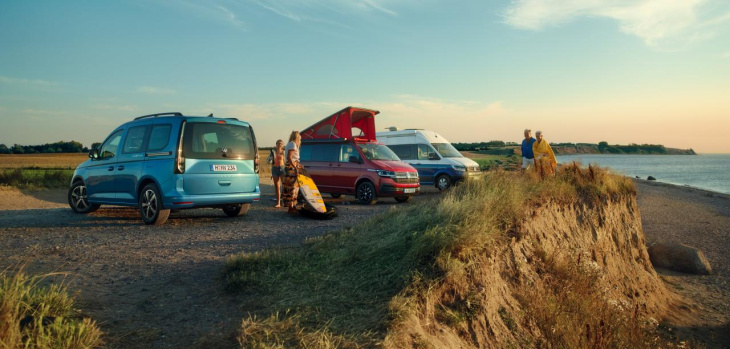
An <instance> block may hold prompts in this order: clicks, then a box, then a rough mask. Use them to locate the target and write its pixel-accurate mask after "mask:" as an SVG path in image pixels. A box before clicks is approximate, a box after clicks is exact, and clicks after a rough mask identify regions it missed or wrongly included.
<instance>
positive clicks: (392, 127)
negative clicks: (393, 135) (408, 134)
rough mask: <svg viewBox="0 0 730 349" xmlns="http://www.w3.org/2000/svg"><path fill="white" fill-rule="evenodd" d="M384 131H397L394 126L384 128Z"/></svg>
mask: <svg viewBox="0 0 730 349" xmlns="http://www.w3.org/2000/svg"><path fill="white" fill-rule="evenodd" d="M385 129H386V130H388V131H398V128H397V127H395V126H391V127H386V128H385Z"/></svg>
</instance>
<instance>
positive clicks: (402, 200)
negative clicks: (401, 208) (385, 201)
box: [395, 196, 411, 204]
mask: <svg viewBox="0 0 730 349" xmlns="http://www.w3.org/2000/svg"><path fill="white" fill-rule="evenodd" d="M395 201H398V202H400V203H401V204H402V203H405V202H408V201H411V196H396V197H395Z"/></svg>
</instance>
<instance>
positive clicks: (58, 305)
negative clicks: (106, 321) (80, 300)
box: [0, 270, 103, 348]
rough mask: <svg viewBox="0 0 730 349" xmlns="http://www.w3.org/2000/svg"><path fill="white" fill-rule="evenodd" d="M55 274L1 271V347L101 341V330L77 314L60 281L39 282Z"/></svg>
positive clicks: (81, 344) (87, 345)
mask: <svg viewBox="0 0 730 349" xmlns="http://www.w3.org/2000/svg"><path fill="white" fill-rule="evenodd" d="M52 276H56V275H54V274H45V275H40V276H29V275H26V274H25V273H23V272H22V270H21V271H18V272H16V273H11V272H9V271H8V270H4V271H0V347H2V348H96V347H100V346H101V345H102V344H103V341H102V340H101V334H102V332H101V330H100V329H99V328H98V327H97V325H96V323H95V322H94V321H93V320H91V319H88V318H80V317H79V314H78V312H77V310H76V309H75V307H74V300H73V298H72V297H69V295H68V292H67V290H66V288H65V287H64V286H63V285H62V284H61V285H59V284H50V285H49V286H42V285H41V283H42V282H43V280H44V279H46V278H48V277H52Z"/></svg>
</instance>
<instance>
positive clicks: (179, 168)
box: [175, 152, 185, 174]
mask: <svg viewBox="0 0 730 349" xmlns="http://www.w3.org/2000/svg"><path fill="white" fill-rule="evenodd" d="M175 173H177V174H182V173H185V158H184V157H182V152H178V153H177V158H176V159H175Z"/></svg>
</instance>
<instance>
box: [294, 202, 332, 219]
mask: <svg viewBox="0 0 730 349" xmlns="http://www.w3.org/2000/svg"><path fill="white" fill-rule="evenodd" d="M324 207H325V208H326V209H327V211H326V212H325V213H321V212H315V211H311V210H309V209H307V208H306V207H304V208H302V209H301V210H299V214H300V215H302V216H304V217H307V218H313V219H322V220H328V219H332V218H335V217H337V207H334V206H332V205H330V204H324Z"/></svg>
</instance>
